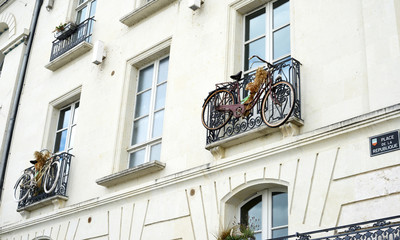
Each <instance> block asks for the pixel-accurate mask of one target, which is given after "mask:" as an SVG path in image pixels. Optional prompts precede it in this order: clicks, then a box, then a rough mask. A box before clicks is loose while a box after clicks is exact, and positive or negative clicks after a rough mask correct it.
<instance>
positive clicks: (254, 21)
mask: <svg viewBox="0 0 400 240" xmlns="http://www.w3.org/2000/svg"><path fill="white" fill-rule="evenodd" d="M245 21H246V28H245V29H246V34H245V35H246V36H245V41H248V40H251V39H253V38H256V37H259V36H261V35H264V34H265V8H263V9H260V10H258V11H257V12H254V13H252V14H250V15H248V16H246V20H245Z"/></svg>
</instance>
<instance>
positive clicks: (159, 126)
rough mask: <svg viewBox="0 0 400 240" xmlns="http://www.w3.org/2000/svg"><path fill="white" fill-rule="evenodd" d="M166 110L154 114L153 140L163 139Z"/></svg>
mask: <svg viewBox="0 0 400 240" xmlns="http://www.w3.org/2000/svg"><path fill="white" fill-rule="evenodd" d="M163 120H164V110H162V111H159V112H156V113H155V114H154V125H153V136H152V137H153V138H156V137H161V136H162V131H163Z"/></svg>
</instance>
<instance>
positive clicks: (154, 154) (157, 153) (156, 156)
mask: <svg viewBox="0 0 400 240" xmlns="http://www.w3.org/2000/svg"><path fill="white" fill-rule="evenodd" d="M160 157H161V143H159V144H156V145H154V146H152V147H151V151H150V161H160Z"/></svg>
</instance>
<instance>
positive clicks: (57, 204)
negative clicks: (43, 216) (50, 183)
mask: <svg viewBox="0 0 400 240" xmlns="http://www.w3.org/2000/svg"><path fill="white" fill-rule="evenodd" d="M67 200H68V197H66V196H63V195H55V196H52V197H49V198H46V199H43V200H41V201H39V202H35V203H33V204H30V205H28V206H25V207H22V208H18V209H17V212H30V211H33V210H36V209H39V208H42V207H45V206H49V205H51V204H53V205H54V209H59V208H61V207H62V206H63V205H64V203H65V201H67Z"/></svg>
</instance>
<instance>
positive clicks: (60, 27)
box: [53, 23, 68, 32]
mask: <svg viewBox="0 0 400 240" xmlns="http://www.w3.org/2000/svg"><path fill="white" fill-rule="evenodd" d="M67 24H68V23H60V25H58V26H56V28H55V29H54V31H53V32H61V31H64V29H65V26H67Z"/></svg>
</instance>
